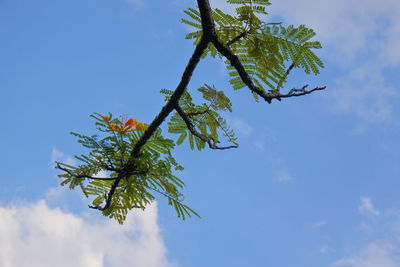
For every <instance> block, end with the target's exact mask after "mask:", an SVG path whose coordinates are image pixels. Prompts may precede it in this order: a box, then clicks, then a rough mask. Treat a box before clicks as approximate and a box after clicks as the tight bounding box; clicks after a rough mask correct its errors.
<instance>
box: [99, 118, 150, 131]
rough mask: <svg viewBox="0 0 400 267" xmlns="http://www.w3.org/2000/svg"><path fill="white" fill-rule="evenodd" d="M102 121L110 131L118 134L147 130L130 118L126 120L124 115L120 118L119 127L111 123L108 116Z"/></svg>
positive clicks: (142, 124) (144, 126) (143, 125)
mask: <svg viewBox="0 0 400 267" xmlns="http://www.w3.org/2000/svg"><path fill="white" fill-rule="evenodd" d="M103 120H104V121H105V122H106V123H107V124H108V127H109V128H110V131H115V132H118V133H120V134H125V133H127V132H131V131H137V130H145V129H146V128H147V127H146V125H145V124H144V123H141V122H137V121H136V119H132V118H129V119H128V117H127V116H126V115H123V116H122V117H121V121H120V122H119V125H117V124H116V123H111V122H110V117H109V116H103Z"/></svg>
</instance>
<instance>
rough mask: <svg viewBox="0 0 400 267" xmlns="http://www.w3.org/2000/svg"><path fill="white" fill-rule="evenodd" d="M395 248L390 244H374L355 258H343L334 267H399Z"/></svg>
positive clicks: (365, 248)
mask: <svg viewBox="0 0 400 267" xmlns="http://www.w3.org/2000/svg"><path fill="white" fill-rule="evenodd" d="M395 248H396V247H395V246H393V245H392V244H389V243H384V244H379V243H377V242H372V243H370V244H368V245H367V246H365V247H363V248H362V249H361V250H360V251H359V252H357V253H356V254H355V255H354V256H351V257H348V258H343V259H340V260H338V261H336V262H335V263H333V264H332V266H351V267H398V266H400V261H399V258H398V257H397V256H396V255H395V253H394V252H395Z"/></svg>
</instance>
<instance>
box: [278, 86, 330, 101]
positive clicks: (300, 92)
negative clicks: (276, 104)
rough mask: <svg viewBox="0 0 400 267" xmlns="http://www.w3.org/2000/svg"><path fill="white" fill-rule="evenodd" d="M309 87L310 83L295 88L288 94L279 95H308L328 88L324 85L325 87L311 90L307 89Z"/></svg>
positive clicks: (280, 95) (282, 96) (281, 95)
mask: <svg viewBox="0 0 400 267" xmlns="http://www.w3.org/2000/svg"><path fill="white" fill-rule="evenodd" d="M307 87H308V84H306V85H304V86H303V87H302V88H301V89H295V88H293V89H292V90H290V91H289V93H287V94H279V97H280V98H287V97H293V96H302V95H308V94H311V93H312V92H314V91H320V90H324V89H325V88H326V86H323V87H315V88H313V89H311V90H306V88H307Z"/></svg>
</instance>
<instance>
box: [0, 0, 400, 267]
mask: <svg viewBox="0 0 400 267" xmlns="http://www.w3.org/2000/svg"><path fill="white" fill-rule="evenodd" d="M210 3H211V6H212V7H219V8H222V9H224V10H230V7H228V6H227V4H226V3H225V1H223V0H212V1H210ZM272 4H273V5H272V6H271V8H270V10H269V12H270V15H269V17H267V19H268V20H270V21H283V22H284V23H285V24H286V25H288V24H295V25H299V24H306V25H307V26H310V27H311V28H313V29H314V30H315V31H316V32H317V39H318V40H320V41H321V42H322V44H323V46H324V49H323V50H321V51H319V55H320V56H321V58H322V59H323V61H324V63H325V66H326V67H325V69H323V70H322V73H321V75H319V76H317V77H315V76H312V75H311V76H308V75H303V74H302V73H300V72H293V75H292V77H291V78H290V79H289V82H288V88H292V87H297V88H298V87H302V86H303V85H304V84H310V86H311V87H313V86H323V85H326V86H327V90H325V91H322V92H315V93H313V94H312V95H309V96H305V97H301V98H293V99H285V100H283V101H282V102H275V101H274V102H273V103H272V104H270V105H268V104H267V103H261V102H260V103H255V102H254V100H253V98H252V96H251V94H250V93H249V91H248V90H247V89H242V90H240V91H235V92H233V90H232V89H231V88H230V86H229V83H228V79H229V76H228V74H227V72H226V71H225V70H224V68H223V64H222V62H221V61H220V60H213V59H206V60H203V61H201V63H200V64H199V66H198V68H197V69H196V71H195V73H194V75H193V78H192V80H191V82H190V84H189V90H190V91H192V92H194V91H195V90H196V89H197V88H198V87H200V86H202V85H203V83H208V84H214V85H215V87H216V88H217V89H218V90H224V92H225V93H226V94H227V95H228V96H229V97H231V99H232V102H233V113H231V114H227V118H228V121H229V122H230V125H231V126H232V127H233V128H234V129H235V130H236V133H237V135H238V136H239V143H240V147H239V148H238V149H235V150H229V151H209V150H205V151H202V152H197V151H191V150H190V149H188V146H181V147H178V148H177V149H175V155H176V158H177V159H178V160H179V162H180V163H181V164H182V165H183V166H184V167H185V170H184V171H183V172H182V173H181V175H180V177H181V178H182V179H183V180H184V181H185V183H186V188H185V191H184V192H185V195H186V202H187V203H188V204H189V205H190V206H191V207H192V208H194V209H195V210H196V211H197V212H198V213H200V215H201V216H202V218H201V219H197V218H193V219H190V220H187V221H181V220H179V219H178V218H177V217H176V215H175V213H174V210H173V209H172V208H171V207H169V206H168V205H167V203H166V202H165V201H164V200H163V199H162V198H158V199H157V202H155V203H153V205H152V206H150V207H149V208H148V209H147V210H146V211H145V212H141V211H138V212H136V211H134V212H131V213H130V215H129V218H128V221H127V222H126V224H125V225H123V226H120V225H118V224H117V223H115V222H113V221H110V220H108V219H106V218H103V217H102V215H101V214H99V213H98V212H96V211H93V210H89V209H88V208H87V204H88V201H87V200H86V199H84V198H83V197H82V196H81V195H80V194H79V193H78V192H73V191H68V190H66V189H64V188H60V187H59V186H58V183H59V180H58V178H57V177H56V174H57V172H56V170H54V169H53V167H54V165H53V162H54V160H60V161H66V162H71V163H73V162H74V159H73V155H75V154H79V153H83V152H84V150H83V149H82V148H81V147H80V146H79V144H78V143H77V142H76V140H75V139H74V137H73V136H71V135H69V132H70V131H77V132H80V133H84V134H88V135H89V134H92V133H93V132H94V130H95V128H94V126H93V121H92V120H91V119H90V118H89V115H90V114H91V113H92V112H99V113H107V112H112V113H113V114H115V115H121V114H129V115H131V116H132V117H135V118H138V120H139V121H143V122H150V121H151V120H152V119H153V118H154V116H155V115H156V114H157V113H158V112H159V110H160V108H161V105H162V104H163V96H162V95H161V94H159V90H160V89H162V88H167V89H174V88H175V87H176V85H177V84H178V82H179V80H180V77H181V74H182V72H183V70H184V67H185V65H186V63H187V60H188V59H189V57H190V55H191V53H192V51H193V49H194V47H193V45H192V43H191V42H190V41H188V40H185V39H184V36H185V34H186V33H187V32H188V31H189V29H188V27H187V26H185V25H183V24H181V22H180V18H181V17H182V16H183V9H184V8H187V7H192V6H195V1H189V0H173V1H144V0H130V1H128V0H115V1H105V0H96V1H94V0H79V1H78V0H71V1H50V0H36V1H26V0H13V1H11V0H3V1H0V36H1V43H2V45H1V47H2V49H0V58H1V62H2V64H0V88H1V92H2V97H1V104H0V112H1V113H0V114H1V115H2V126H1V127H0V168H1V170H2V174H1V179H0V265H1V266H5V267H9V266H10V267H14V266H17V267H20V266H27V264H28V263H29V264H30V265H32V266H44V267H46V266H85V267H86V266H90V267H91V266H93V267H98V266H157V267H161V266H185V267H186V266H193V267H195V266H196V267H197V266H280V267H281V266H282V267H292V266H296V267H306V266H307V267H309V266H350V267H394V266H400V254H399V252H398V251H400V197H399V193H398V192H399V190H400V164H399V163H398V162H399V160H400V142H399V141H398V140H399V136H400V135H399V134H400V127H399V126H400V123H399V122H400V121H399V118H400V110H399V105H398V103H399V93H398V88H397V87H398V84H399V82H400V78H399V77H400V76H399V75H398V73H399V70H400V65H399V63H400V50H399V49H398V44H399V42H400V4H399V2H398V1H394V0H384V1H380V2H379V3H378V2H376V1H372V0H365V1H360V0H347V1H345V0H339V1H333V0H325V1H316V0H304V1H295V0H281V1H275V2H274V1H273V2H272ZM163 127H164V126H163ZM164 128H165V127H164ZM21 255H24V257H22V256H21Z"/></svg>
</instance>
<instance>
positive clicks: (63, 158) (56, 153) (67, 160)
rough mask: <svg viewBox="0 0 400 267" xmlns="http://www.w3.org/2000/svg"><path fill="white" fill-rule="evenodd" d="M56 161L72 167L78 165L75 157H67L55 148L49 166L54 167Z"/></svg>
mask: <svg viewBox="0 0 400 267" xmlns="http://www.w3.org/2000/svg"><path fill="white" fill-rule="evenodd" d="M55 161H61V162H63V163H65V164H68V165H72V166H74V165H76V160H75V159H74V158H73V157H71V156H68V155H65V154H64V153H63V152H61V151H60V150H58V149H57V148H55V147H53V149H52V150H51V160H50V163H49V164H50V165H53V164H54V162H55Z"/></svg>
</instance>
